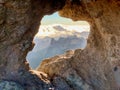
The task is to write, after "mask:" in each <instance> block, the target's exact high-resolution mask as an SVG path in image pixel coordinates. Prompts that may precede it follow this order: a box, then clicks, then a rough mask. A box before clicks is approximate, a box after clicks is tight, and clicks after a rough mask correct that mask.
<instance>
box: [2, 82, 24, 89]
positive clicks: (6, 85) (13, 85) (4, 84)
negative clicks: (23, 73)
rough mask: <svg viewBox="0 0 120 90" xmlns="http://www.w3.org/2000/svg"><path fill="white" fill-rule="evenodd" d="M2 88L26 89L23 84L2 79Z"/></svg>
mask: <svg viewBox="0 0 120 90" xmlns="http://www.w3.org/2000/svg"><path fill="white" fill-rule="evenodd" d="M0 90H24V89H23V87H22V86H21V85H19V84H18V83H16V82H12V81H0Z"/></svg>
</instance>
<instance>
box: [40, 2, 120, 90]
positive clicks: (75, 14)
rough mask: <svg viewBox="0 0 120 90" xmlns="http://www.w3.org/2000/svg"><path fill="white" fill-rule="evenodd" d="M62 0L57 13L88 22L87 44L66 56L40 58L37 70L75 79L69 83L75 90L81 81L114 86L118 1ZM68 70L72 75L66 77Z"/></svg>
mask: <svg viewBox="0 0 120 90" xmlns="http://www.w3.org/2000/svg"><path fill="white" fill-rule="evenodd" d="M78 2H79V3H78ZM66 3H67V4H66V5H65V7H64V8H63V9H62V11H60V15H61V16H64V17H67V18H71V19H73V20H75V21H76V20H85V21H88V22H89V24H90V26H91V32H90V35H89V39H88V45H87V47H86V48H85V49H84V50H76V51H75V54H74V55H73V57H71V58H69V59H62V60H61V59H58V60H56V59H55V60H53V59H51V61H50V62H48V63H45V62H46V61H43V63H42V64H41V66H40V67H39V70H40V71H43V72H46V73H48V75H50V76H51V77H54V76H56V75H59V76H60V77H63V78H65V80H66V81H69V82H78V83H79V84H75V83H74V84H75V85H73V83H72V85H71V83H69V84H70V85H71V86H72V87H73V88H74V89H75V90H80V87H81V88H82V86H80V83H81V82H84V83H87V84H88V85H90V86H92V87H93V89H94V90H116V88H118V86H117V84H116V83H118V82H116V81H115V76H114V74H113V69H114V66H115V65H113V64H112V62H114V60H117V62H119V60H120V49H119V47H120V19H119V17H120V12H119V11H120V1H118V0H81V1H80V0H72V1H70V0H67V2H66ZM111 61H112V62H111ZM60 63H61V64H60ZM54 68H55V69H54ZM52 70H53V71H52ZM70 72H71V74H72V75H73V76H74V77H70V75H71V74H70ZM75 72H76V73H77V76H76V74H75ZM76 77H79V78H80V77H81V78H82V81H80V80H79V79H76V80H75V78H76ZM76 86H78V88H77V89H76V88H75V87H76ZM83 86H84V85H83ZM89 89H90V88H87V89H84V88H83V89H82V90H89Z"/></svg>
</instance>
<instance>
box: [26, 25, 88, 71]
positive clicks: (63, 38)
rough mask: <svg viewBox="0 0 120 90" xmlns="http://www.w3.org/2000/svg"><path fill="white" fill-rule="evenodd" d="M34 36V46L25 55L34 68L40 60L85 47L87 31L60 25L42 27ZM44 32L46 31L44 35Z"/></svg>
mask: <svg viewBox="0 0 120 90" xmlns="http://www.w3.org/2000/svg"><path fill="white" fill-rule="evenodd" d="M40 30H41V31H40V32H41V33H43V35H42V34H41V33H40V32H39V35H36V37H35V38H34V42H35V47H34V49H33V50H32V51H31V52H29V54H28V55H27V60H28V61H29V63H30V66H31V67H32V68H33V69H35V68H37V66H38V65H39V64H40V62H41V60H43V59H45V58H49V57H53V56H55V55H59V54H63V53H64V52H65V51H67V50H75V49H77V48H82V49H83V48H85V46H86V44H87V40H86V39H87V38H88V35H89V32H88V31H82V32H80V31H77V30H68V29H67V28H66V27H64V26H62V25H53V26H48V27H42V28H41V29H40ZM44 33H47V34H46V36H45V35H44Z"/></svg>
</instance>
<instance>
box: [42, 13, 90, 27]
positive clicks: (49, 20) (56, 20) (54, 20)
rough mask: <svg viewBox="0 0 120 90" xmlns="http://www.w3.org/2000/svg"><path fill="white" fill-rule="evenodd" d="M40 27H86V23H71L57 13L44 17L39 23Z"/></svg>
mask: <svg viewBox="0 0 120 90" xmlns="http://www.w3.org/2000/svg"><path fill="white" fill-rule="evenodd" d="M41 24H42V25H50V24H64V25H84V24H85V25H87V24H88V23H87V22H85V21H72V20H71V19H69V18H64V17H61V16H59V14H58V12H56V13H54V14H52V15H46V16H44V18H43V19H42V21H41Z"/></svg>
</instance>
